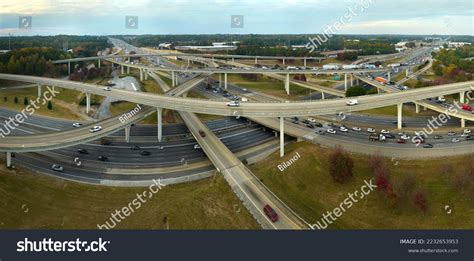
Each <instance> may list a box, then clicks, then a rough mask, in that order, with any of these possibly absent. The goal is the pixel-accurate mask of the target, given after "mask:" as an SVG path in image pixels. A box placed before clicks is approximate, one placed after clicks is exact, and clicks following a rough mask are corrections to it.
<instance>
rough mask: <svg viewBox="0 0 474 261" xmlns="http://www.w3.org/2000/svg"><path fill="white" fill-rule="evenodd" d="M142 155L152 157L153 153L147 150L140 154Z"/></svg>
mask: <svg viewBox="0 0 474 261" xmlns="http://www.w3.org/2000/svg"><path fill="white" fill-rule="evenodd" d="M140 155H142V156H150V155H151V152H149V151H147V150H142V151H141V152H140Z"/></svg>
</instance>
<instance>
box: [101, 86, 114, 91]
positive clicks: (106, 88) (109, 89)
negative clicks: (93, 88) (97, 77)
mask: <svg viewBox="0 0 474 261" xmlns="http://www.w3.org/2000/svg"><path fill="white" fill-rule="evenodd" d="M102 90H104V91H108V92H110V91H111V90H112V89H111V88H110V87H109V86H107V87H105V88H103V89H102Z"/></svg>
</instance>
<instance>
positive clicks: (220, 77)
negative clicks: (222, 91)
mask: <svg viewBox="0 0 474 261" xmlns="http://www.w3.org/2000/svg"><path fill="white" fill-rule="evenodd" d="M219 87H220V88H222V73H219Z"/></svg>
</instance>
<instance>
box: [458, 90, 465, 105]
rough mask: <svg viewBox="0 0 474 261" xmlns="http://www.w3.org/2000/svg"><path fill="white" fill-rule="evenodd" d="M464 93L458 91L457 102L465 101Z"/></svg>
mask: <svg viewBox="0 0 474 261" xmlns="http://www.w3.org/2000/svg"><path fill="white" fill-rule="evenodd" d="M464 95H465V93H464V92H460V93H459V102H460V103H464V102H465V97H464Z"/></svg>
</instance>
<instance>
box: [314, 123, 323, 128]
mask: <svg viewBox="0 0 474 261" xmlns="http://www.w3.org/2000/svg"><path fill="white" fill-rule="evenodd" d="M313 125H314V126H315V127H319V128H322V127H323V125H322V124H321V123H319V122H316V123H313Z"/></svg>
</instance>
